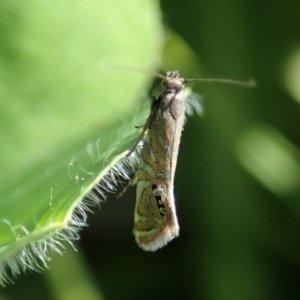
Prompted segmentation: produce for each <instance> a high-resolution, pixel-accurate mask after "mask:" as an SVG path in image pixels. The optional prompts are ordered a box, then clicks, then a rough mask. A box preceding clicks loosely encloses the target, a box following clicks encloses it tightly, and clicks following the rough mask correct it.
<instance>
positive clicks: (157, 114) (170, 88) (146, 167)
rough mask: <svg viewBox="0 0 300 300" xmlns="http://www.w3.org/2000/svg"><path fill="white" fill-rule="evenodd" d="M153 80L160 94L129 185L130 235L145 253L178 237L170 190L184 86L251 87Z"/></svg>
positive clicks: (173, 75)
mask: <svg viewBox="0 0 300 300" xmlns="http://www.w3.org/2000/svg"><path fill="white" fill-rule="evenodd" d="M156 76H157V77H160V78H162V79H163V81H162V93H161V94H160V95H159V97H158V98H157V99H156V98H153V102H152V107H151V112H150V115H149V117H148V119H147V121H146V124H145V125H144V126H143V131H142V134H141V136H140V138H139V139H138V141H137V143H136V146H135V148H136V147H137V145H138V144H140V142H141V141H142V149H141V150H140V153H139V162H138V169H137V171H136V173H135V176H134V178H133V179H132V181H131V183H130V184H131V185H135V184H136V185H137V188H136V205H135V211H134V230H133V234H134V236H135V240H136V242H137V244H138V245H139V247H141V248H142V249H144V250H146V251H156V250H157V249H159V248H161V247H163V246H165V245H166V244H167V243H168V242H170V241H171V240H172V239H174V238H175V237H177V236H178V235H179V225H178V221H177V215H176V208H175V199H174V194H173V186H174V174H175V169H176V164H177V156H178V149H179V144H180V137H181V132H182V128H183V123H184V118H185V111H186V99H185V96H184V85H185V83H188V82H221V83H230V84H238V85H245V86H252V85H253V83H252V82H248V83H244V82H239V81H232V80H224V79H184V78H181V77H180V75H179V73H178V72H177V71H170V72H168V73H167V74H166V76H163V75H161V74H156ZM135 148H134V149H135ZM134 149H133V150H134ZM133 150H132V151H131V152H130V153H129V154H128V155H130V154H131V153H132V152H133Z"/></svg>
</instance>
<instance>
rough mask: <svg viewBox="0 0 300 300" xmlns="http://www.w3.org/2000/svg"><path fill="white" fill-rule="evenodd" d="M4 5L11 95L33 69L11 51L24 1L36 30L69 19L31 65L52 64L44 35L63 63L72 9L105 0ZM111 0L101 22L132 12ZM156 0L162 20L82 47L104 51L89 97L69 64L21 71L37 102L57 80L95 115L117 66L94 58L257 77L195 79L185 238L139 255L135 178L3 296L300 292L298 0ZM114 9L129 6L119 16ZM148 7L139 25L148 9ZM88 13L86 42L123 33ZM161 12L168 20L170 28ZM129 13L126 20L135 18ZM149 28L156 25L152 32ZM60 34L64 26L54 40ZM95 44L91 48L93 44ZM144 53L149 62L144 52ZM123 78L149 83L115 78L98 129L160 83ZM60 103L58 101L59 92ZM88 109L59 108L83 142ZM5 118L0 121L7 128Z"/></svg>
mask: <svg viewBox="0 0 300 300" xmlns="http://www.w3.org/2000/svg"><path fill="white" fill-rule="evenodd" d="M28 2H30V1H28ZM31 2H33V1H31ZM100 2H101V1H99V3H100ZM150 2H151V3H152V4H153V3H155V2H154V1H140V2H137V1H129V2H128V3H131V5H132V6H133V7H134V6H136V5H137V3H142V5H143V8H144V9H146V10H147V9H150V8H148V6H147V3H150ZM8 3H16V2H15V1H14V2H9V1H3V0H1V1H0V25H1V26H0V27H1V31H0V38H1V42H0V55H1V68H2V70H11V73H9V72H6V73H5V72H2V73H1V76H3V78H2V80H1V91H0V93H1V96H0V97H1V99H0V101H1V102H2V101H8V102H9V101H15V98H13V97H12V96H13V95H12V94H11V92H10V93H8V92H7V90H9V91H11V90H12V89H13V88H12V87H13V86H14V83H15V84H17V83H18V84H19V83H20V78H21V79H22V80H24V77H23V76H27V78H30V76H31V74H30V72H29V71H28V70H27V69H26V70H25V69H22V70H20V72H19V73H18V76H16V75H15V74H16V72H13V71H14V69H13V68H17V66H16V64H14V62H15V61H18V60H21V59H23V57H21V58H20V56H22V53H23V52H22V51H21V50H20V49H18V43H17V42H16V41H18V40H19V39H23V38H24V39H25V37H26V36H25V37H24V35H23V34H22V30H24V27H23V25H22V23H17V22H16V20H22V17H24V13H25V12H26V17H27V18H29V19H30V18H32V19H33V18H36V19H37V20H38V21H39V22H40V27H36V25H34V26H33V27H32V29H31V28H29V31H30V30H33V31H34V30H41V29H42V28H43V22H44V20H45V18H46V16H47V11H48V12H49V11H50V12H51V14H52V15H53V23H54V24H57V23H55V20H56V19H55V17H57V19H60V20H61V21H60V22H61V23H59V25H56V26H57V28H56V30H57V32H54V34H52V35H51V32H52V31H51V26H50V29H49V32H48V31H47V32H48V34H49V36H47V35H46V36H45V37H44V38H45V40H44V41H41V42H40V44H39V45H38V46H39V47H36V45H32V44H30V43H31V42H32V41H30V40H29V41H28V42H27V43H26V40H25V42H24V44H25V45H26V46H27V47H28V48H27V49H34V54H35V55H32V57H30V59H31V61H30V63H32V65H37V66H39V67H40V68H41V69H46V70H49V66H48V65H44V64H43V61H40V59H39V54H40V53H42V52H43V51H44V50H45V49H44V48H43V45H44V46H45V48H46V47H49V46H48V44H50V45H53V43H56V44H55V46H56V47H57V49H58V50H57V51H56V52H55V53H56V55H58V57H60V55H61V57H62V58H63V59H62V61H65V58H67V57H69V55H71V54H69V52H67V53H63V52H62V53H60V51H59V49H60V48H61V49H68V47H70V49H71V48H72V45H73V44H72V42H73V40H72V39H76V36H77V32H76V31H74V28H73V27H74V26H75V25H74V24H73V21H72V18H73V17H74V14H76V15H78V16H80V15H81V13H83V11H84V9H86V10H87V8H89V10H90V14H91V16H92V15H93V14H96V13H97V12H96V11H95V9H96V8H98V6H97V1H91V0H89V1H85V5H83V6H82V8H81V9H80V7H79V5H78V3H79V2H77V1H74V4H72V3H71V4H68V5H70V7H72V5H74V7H76V10H75V9H74V10H72V9H70V10H69V14H68V15H69V19H70V20H69V19H66V18H64V17H61V16H60V13H61V9H57V7H56V8H55V9H57V11H55V12H54V13H53V12H52V10H53V9H54V8H53V7H52V5H51V3H52V2H50V1H43V2H40V4H39V5H40V6H42V10H45V15H40V14H38V15H36V14H35V13H34V11H32V12H31V15H29V16H28V11H27V9H28V8H26V7H25V5H24V7H22V6H16V8H15V9H14V8H11V6H9V5H8ZM24 3H25V2H24ZM53 3H54V2H53ZM62 3H66V2H62ZM103 3H106V4H107V3H110V2H109V1H103ZM111 3H112V4H111V7H109V6H107V7H105V8H106V9H107V10H105V11H104V12H102V14H99V18H100V19H101V18H107V19H108V20H109V19H112V20H113V21H115V22H117V21H119V20H120V18H122V16H123V17H124V16H126V15H127V14H130V13H129V12H128V11H127V10H126V7H127V6H126V5H125V4H123V6H124V7H121V4H120V2H118V3H116V4H113V2H111ZM114 5H115V6H114ZM127 5H129V4H127ZM160 6H161V7H160V8H159V7H158V6H156V8H151V9H153V12H152V13H151V16H149V20H150V18H152V19H151V20H153V21H147V26H146V27H142V25H141V26H140V27H139V26H137V25H136V24H133V25H132V26H131V28H129V29H128V30H127V31H126V30H125V29H124V32H119V30H120V29H119V28H116V29H115V30H116V31H117V34H118V35H119V41H120V43H119V44H118V43H116V44H115V47H114V44H113V43H112V44H111V45H110V46H109V47H108V49H106V50H105V52H104V54H103V52H100V51H99V53H100V54H99V55H98V56H97V51H96V48H97V46H99V45H100V46H101V47H102V48H103V47H104V46H102V44H101V43H100V42H99V45H97V43H95V44H93V45H91V47H90V48H89V47H87V48H85V47H83V48H82V49H79V50H80V51H79V50H78V49H77V52H78V53H76V59H77V60H78V59H80V57H82V65H83V66H85V64H86V60H85V58H86V57H91V56H92V57H95V59H94V60H93V61H92V62H91V66H90V69H89V68H85V67H84V72H87V73H85V74H84V78H85V79H86V82H85V84H88V88H89V89H88V91H89V94H86V93H85V92H84V91H85V90H79V88H78V90H76V84H77V83H75V84H74V83H73V82H70V85H69V86H68V85H67V86H66V85H65V84H64V86H61V85H60V83H65V82H66V81H65V80H64V79H65V78H64V76H67V75H64V76H62V78H57V77H55V76H57V74H56V73H54V75H53V73H51V72H49V74H48V76H44V77H42V78H40V82H38V84H36V85H33V86H30V85H28V84H27V83H26V81H25V80H24V81H23V83H22V84H23V85H22V86H21V87H22V90H21V91H22V93H25V94H26V93H30V91H31V90H32V89H34V90H37V88H39V90H38V91H37V93H36V94H37V95H38V96H37V99H43V97H44V95H45V93H46V95H48V94H47V93H49V91H48V90H46V91H45V90H43V87H45V86H48V87H50V88H49V89H50V90H51V88H53V89H55V90H56V92H57V90H58V91H59V93H61V97H62V99H61V101H70V102H68V103H67V104H66V105H67V107H69V108H70V107H71V105H72V101H71V100H72V97H73V96H74V95H75V94H76V95H77V94H78V93H80V94H81V93H82V95H81V98H82V99H84V101H85V103H86V105H87V106H88V109H87V111H86V112H85V113H86V114H89V113H93V111H95V110H97V101H99V99H97V97H96V95H97V94H94V93H93V88H95V89H96V88H99V89H100V90H101V89H105V88H106V84H107V83H106V81H105V80H108V79H110V77H109V76H113V75H111V73H114V71H113V70H109V71H105V73H104V74H103V71H102V73H101V74H98V73H97V71H95V70H94V69H93V63H94V62H96V61H102V60H106V61H107V60H108V61H110V60H111V61H112V63H119V64H124V65H132V64H135V65H134V66H136V67H141V68H146V67H148V68H150V67H152V68H154V67H155V66H158V68H160V70H162V71H166V70H169V69H178V70H179V71H180V72H181V75H182V76H184V77H188V78H193V77H218V78H233V79H240V80H246V79H249V78H254V79H255V80H256V81H257V87H256V88H255V89H251V90H249V89H242V88H239V87H233V86H221V85H201V86H199V85H198V86H197V85H195V86H193V90H194V91H195V92H197V93H199V94H200V95H201V98H202V104H203V107H204V115H203V116H201V117H200V118H199V117H196V116H194V117H192V118H189V119H188V122H187V124H186V126H185V129H184V132H183V135H182V141H181V148H180V152H179V158H178V167H177V172H176V178H175V197H176V204H177V211H178V217H179V223H180V227H181V232H180V237H179V238H178V239H175V240H174V241H172V242H171V243H170V244H169V245H168V246H167V247H165V248H163V249H161V250H159V251H157V252H155V253H146V252H143V251H142V250H140V249H139V248H138V247H137V246H136V244H135V242H134V238H133V236H132V227H133V209H134V203H135V190H134V189H133V188H132V189H130V190H129V191H128V192H127V193H126V194H125V195H124V196H123V197H122V198H121V199H116V197H115V195H110V196H109V198H108V200H107V203H106V204H103V205H101V210H100V211H99V210H98V209H97V208H95V209H94V214H93V215H91V214H90V215H89V219H88V224H89V227H86V228H84V229H83V230H82V232H81V239H80V240H79V242H76V243H75V246H76V248H77V249H78V251H77V252H75V251H74V250H73V249H72V248H70V247H67V251H66V253H65V254H64V255H63V257H60V256H58V255H51V258H52V260H51V261H50V262H49V267H50V268H49V269H48V270H46V271H44V272H42V274H37V273H33V274H26V275H24V274H22V275H20V276H18V278H17V279H16V280H15V284H14V285H9V286H7V287H6V288H4V289H2V290H1V291H0V299H7V300H10V299H13V300H14V299H24V297H25V298H26V299H44V300H47V299H86V300H89V299H109V300H111V299H130V300H133V299H183V298H185V299H207V300H210V299H211V300H232V299H243V300H244V299H245V300H248V299H249V300H250V299H251V300H252V299H255V300H257V299H258V300H259V299H263V300H265V299H272V300H274V299H300V288H299V286H300V285H299V282H300V236H299V231H300V197H299V181H300V178H299V176H300V175H299V157H300V154H299V144H300V143H299V142H300V114H299V112H300V111H299V104H300V2H299V1H297V0H290V1H286V2H278V1H277V2H276V1H271V0H266V1H263V2H262V1H238V0H232V1H229V0H223V1H219V0H218V1H199V0H190V1H183V0H180V1H176V3H174V1H171V0H163V1H161V3H160ZM1 7H2V9H1ZM7 7H9V9H8V8H7ZM149 7H150V6H149ZM3 8H6V10H5V9H3ZM114 8H116V9H117V8H118V9H119V12H118V14H116V13H114V12H115V10H114ZM109 9H111V10H109ZM123 11H124V14H123V13H122V12H123ZM133 13H134V14H139V13H140V11H138V10H137V11H136V12H133ZM72 14H73V15H72ZM160 14H161V16H160ZM139 17H140V19H141V21H140V22H141V23H142V22H143V18H142V16H139ZM74 19H75V20H76V18H74ZM91 20H92V18H91ZM83 21H84V26H87V27H90V28H89V30H87V31H86V32H91V36H90V37H89V36H87V37H86V43H87V44H89V43H92V40H93V38H95V36H97V34H98V35H99V36H100V37H101V38H103V40H104V41H106V40H105V38H107V39H108V40H109V35H110V34H113V33H112V31H114V28H112V27H108V26H107V27H105V26H104V27H101V26H103V25H102V23H99V24H98V26H99V27H97V23H95V22H93V23H92V25H89V19H88V18H86V19H84V20H82V22H83ZM45 22H46V21H45ZM91 22H92V21H91ZM99 22H100V21H99ZM137 22H138V21H137ZM159 22H162V23H163V25H164V26H165V31H164V35H163V36H162V35H161V31H160V30H161V28H160V26H159V25H158V24H159ZM47 24H48V26H49V23H47ZM50 24H51V23H50ZM76 24H77V23H76ZM124 24H128V20H127V19H126V18H125V17H124ZM137 24H138V23H137ZM18 25H19V27H18ZM76 26H78V24H77V25H76ZM80 28H83V27H81V25H80V24H79V26H78V28H77V30H79V29H80ZM141 28H146V29H144V30H147V33H146V32H143V30H142V29H141ZM53 30H54V29H53ZM93 30H94V35H93ZM130 30H131V31H132V35H131V33H130ZM61 31H63V32H64V35H63V36H62V37H61V38H60V39H56V38H55V37H56V34H58V33H60V32H61ZM70 32H71V33H70ZM146 34H147V36H148V39H150V40H151V39H155V40H152V43H153V44H151V43H149V42H148V41H146V37H145V36H146ZM51 36H52V38H53V40H51ZM133 36H135V37H136V39H135V40H134V39H133V38H131V37H133ZM24 44H22V45H24ZM62 44H63V45H67V46H66V47H65V46H64V47H63V46H62ZM68 45H69V46H68ZM149 45H151V46H149ZM130 47H131V48H130ZM127 48H129V49H127ZM87 49H88V50H89V51H90V49H93V51H91V52H87ZM139 49H140V50H139ZM160 49H163V54H162V59H161V64H159V63H158V62H159V61H160V53H161V52H160ZM73 50H74V51H75V52H76V49H73ZM144 50H147V51H146V52H147V53H146V54H144V56H141V57H140V58H136V56H137V54H136V53H135V52H134V53H133V58H128V57H127V55H129V54H128V53H130V51H131V52H132V51H136V52H137V53H142V51H144ZM64 51H65V50H64ZM120 53H121V56H120ZM124 53H125V54H124ZM72 55H75V54H72ZM102 55H103V56H102ZM122 55H123V57H122ZM56 58H57V57H56ZM146 58H147V59H149V61H146V62H145V61H142V60H143V59H146ZM53 59H54V61H55V58H53ZM71 62H72V60H71V59H70V62H68V60H66V63H65V65H62V66H59V65H58V66H55V68H57V70H59V68H60V67H61V72H58V73H59V74H64V73H63V70H64V69H65V68H69V69H70V70H71V72H72V67H73V66H72V65H71ZM26 65H28V64H26ZM7 66H9V67H7ZM6 67H7V68H6ZM21 71H22V72H23V73H22V72H21ZM89 71H90V72H89ZM74 72H80V69H74ZM116 73H118V72H117V71H116ZM43 74H47V73H43ZM98 75H99V77H97V76H98ZM119 76H123V77H122V78H126V76H128V77H132V76H134V80H135V81H136V80H139V83H137V85H136V86H129V85H130V84H131V83H130V82H129V83H127V82H126V81H124V82H123V81H122V84H118V85H112V86H110V87H107V88H110V89H113V90H114V92H115V90H116V94H112V99H105V102H103V101H104V100H103V99H101V100H100V101H101V102H102V103H104V105H103V107H104V108H105V107H107V110H108V113H107V114H105V113H104V112H103V111H102V114H103V116H102V115H101V116H102V120H103V121H101V122H100V123H101V124H97V126H99V127H101V126H104V125H105V123H106V122H108V120H107V118H109V117H110V116H111V115H110V113H109V109H111V110H112V111H114V110H116V109H120V110H119V111H118V116H120V115H121V116H122V114H124V115H126V116H128V117H133V115H134V114H133V113H132V115H130V112H131V111H133V107H134V106H138V105H142V103H143V102H144V101H145V100H144V99H145V98H143V96H142V94H143V93H144V94H148V95H151V93H152V89H149V90H147V89H148V88H147V85H146V80H145V78H144V77H143V76H140V75H132V74H131V75H128V74H125V76H124V74H123V75H119ZM49 78H50V79H49ZM107 78H108V79H107ZM138 78H142V79H138ZM81 79H82V78H81V77H80V78H79V79H78V80H81ZM72 80H75V78H72ZM102 80H103V81H102ZM110 80H112V79H110ZM124 80H126V79H124ZM143 80H144V82H143ZM28 82H30V80H28ZM49 82H50V83H49ZM148 82H149V80H148ZM8 83H9V84H11V86H8ZM18 87H19V85H18ZM70 90H72V91H74V93H73V94H74V95H73V94H72V93H70V92H69V91H70ZM129 91H130V92H129ZM16 93H17V92H16ZM22 93H21V95H22ZM59 93H58V92H57V94H59ZM26 95H27V94H26ZM137 95H138V96H139V99H138V100H136V101H135V102H131V104H130V105H131V106H130V107H127V108H126V105H127V103H126V102H125V103H124V101H127V100H126V96H127V97H128V98H129V99H128V101H133V100H132V99H133V97H135V98H138V96H137ZM66 98H67V100H66ZM90 98H92V99H91V101H90ZM92 100H93V101H92ZM36 101H37V100H36ZM59 101H60V99H57V103H59ZM132 103H134V104H132ZM38 105H41V104H40V103H39V104H38ZM56 105H58V104H56ZM120 106H123V107H124V108H120ZM18 108H19V110H20V111H19V115H18V117H19V118H23V117H24V115H25V114H27V116H28V115H29V116H30V114H31V113H32V111H29V112H26V111H24V109H23V110H22V106H18ZM41 109H45V108H44V107H42V108H41ZM122 109H123V110H122ZM80 110H81V108H78V111H76V113H74V112H73V111H72V110H71V109H70V110H68V111H67V110H66V111H64V110H63V111H62V114H61V116H60V118H61V119H64V118H66V120H67V121H68V120H69V118H71V116H72V115H74V114H75V117H76V118H75V122H74V123H76V122H77V123H78V128H74V130H73V132H74V134H73V136H72V137H71V138H72V141H73V142H74V143H75V142H76V139H77V138H78V140H82V141H84V140H85V138H84V133H85V130H86V129H87V127H86V128H85V127H84V126H85V125H84V124H82V120H81V119H80V113H81V111H80ZM0 114H1V118H3V119H4V118H7V119H8V118H10V115H8V114H5V115H4V113H3V112H0ZM35 114H37V115H38V114H39V111H38V110H37V111H35ZM76 114H78V115H79V117H78V119H77V116H76ZM99 114H101V112H99ZM48 117H49V120H51V118H54V116H52V115H51V111H50V113H49V116H48ZM55 117H57V115H55ZM24 118H25V117H24ZM52 121H53V122H54V123H55V122H58V121H57V120H56V119H54V120H52ZM67 121H66V124H68V122H67ZM49 122H50V121H49ZM137 125H140V124H137ZM32 126H34V125H32ZM66 126H67V125H66ZM81 128H83V129H82V131H81ZM104 128H105V127H104ZM8 129H9V128H1V131H3V130H8ZM96 129H97V130H98V127H97V128H95V130H96ZM49 131H51V130H49ZM28 132H29V133H30V130H29V131H28ZM55 135H56V136H57V141H58V144H59V142H61V139H65V138H66V137H64V136H61V137H60V136H59V134H58V133H57V132H56V134H55ZM28 138H29V139H30V134H29V137H28ZM31 138H32V139H33V140H34V141H37V143H38V144H40V145H41V146H42V143H43V140H40V141H39V140H38V137H36V136H32V137H31ZM44 138H45V139H47V136H45V137H44ZM87 140H88V137H87V138H86V141H87ZM83 144H84V143H83ZM1 147H2V145H1ZM31 151H34V149H32V150H31ZM45 151H46V150H45ZM54 151H55V149H54ZM38 153H39V154H40V151H39V152H38ZM23 163H24V166H25V170H26V163H25V162H23ZM4 166H5V165H4ZM17 167H18V164H17V165H12V168H14V169H16V168H17ZM24 176H26V174H25V175H24ZM27 176H29V175H27ZM2 178H4V176H3V177H1V179H2ZM5 184H7V185H9V183H6V182H5V181H4V180H3V183H1V185H5ZM0 201H1V200H0Z"/></svg>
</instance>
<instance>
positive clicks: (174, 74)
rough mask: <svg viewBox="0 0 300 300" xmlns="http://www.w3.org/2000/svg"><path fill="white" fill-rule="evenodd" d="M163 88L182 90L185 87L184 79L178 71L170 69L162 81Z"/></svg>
mask: <svg viewBox="0 0 300 300" xmlns="http://www.w3.org/2000/svg"><path fill="white" fill-rule="evenodd" d="M162 88H163V89H164V90H167V91H174V90H175V91H180V90H182V89H183V88H184V79H183V78H181V77H180V75H179V73H178V71H170V72H168V73H167V74H166V77H165V78H164V80H163V81H162Z"/></svg>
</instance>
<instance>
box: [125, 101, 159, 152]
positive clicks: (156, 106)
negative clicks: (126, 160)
mask: <svg viewBox="0 0 300 300" xmlns="http://www.w3.org/2000/svg"><path fill="white" fill-rule="evenodd" d="M158 105H159V98H158V99H156V98H155V97H154V96H153V97H152V109H151V113H150V116H149V117H148V119H147V121H146V124H145V125H141V126H135V128H142V127H143V131H142V133H141V135H140V136H139V138H138V140H137V142H136V143H135V144H134V146H133V147H132V149H131V150H130V151H129V152H128V154H127V155H126V156H130V155H131V154H132V152H134V151H135V150H136V149H137V147H138V146H139V143H140V142H141V141H142V140H144V138H145V136H146V134H147V130H148V129H149V127H150V126H151V123H152V121H153V117H154V116H155V114H156V111H157V109H158Z"/></svg>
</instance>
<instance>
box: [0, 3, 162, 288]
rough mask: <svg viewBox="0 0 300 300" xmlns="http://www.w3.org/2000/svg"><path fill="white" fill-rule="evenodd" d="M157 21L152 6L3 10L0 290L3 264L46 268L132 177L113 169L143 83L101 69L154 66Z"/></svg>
mask: <svg viewBox="0 0 300 300" xmlns="http://www.w3.org/2000/svg"><path fill="white" fill-rule="evenodd" d="M158 17H159V13H158V7H157V6H156V4H155V2H153V1H129V0H128V1H121V2H120V1H99V0H97V1H94V0H89V1H84V2H82V1H78V0H77V1H72V2H65V1H63V2H62V1H42V2H41V1H36V0H26V1H22V3H19V2H16V3H13V2H11V3H10V2H8V1H7V2H5V3H1V4H0V20H1V22H0V32H1V34H2V33H3V34H2V36H3V40H4V41H5V43H3V44H2V43H1V44H2V45H1V46H0V56H1V57H0V58H1V65H0V76H1V81H0V91H1V94H0V97H1V98H0V99H1V101H0V105H1V107H0V115H1V118H0V124H1V128H2V130H1V132H0V144H1V153H0V154H1V156H0V170H1V171H0V183H1V184H0V232H1V235H0V262H2V263H1V264H0V283H1V279H2V281H4V280H7V277H6V266H7V265H8V266H10V267H11V269H12V272H13V273H19V271H20V270H21V269H23V270H24V269H26V268H28V267H29V268H31V269H39V268H42V267H44V266H46V265H47V263H46V261H47V255H48V251H49V250H50V249H53V250H56V251H58V252H61V249H62V247H63V245H62V244H61V243H60V240H65V239H66V240H69V241H70V240H72V239H76V238H78V230H79V229H80V227H82V226H83V225H84V224H85V221H86V212H87V211H88V210H89V208H88V206H89V205H95V204H98V203H99V201H100V200H99V199H100V198H101V199H104V198H105V194H106V191H107V190H108V191H112V190H114V188H115V184H116V183H117V181H118V176H119V177H121V178H126V177H128V176H129V174H130V171H132V170H130V169H131V168H132V166H133V165H132V164H134V161H133V162H132V161H130V160H128V159H125V165H124V163H123V162H124V159H123V162H122V163H118V164H117V165H116V163H117V162H119V161H120V160H121V159H122V158H124V156H125V155H126V152H125V150H128V149H130V148H131V147H132V145H133V144H134V142H135V141H136V139H137V137H138V134H139V131H137V130H136V129H135V128H134V125H141V124H143V123H144V121H145V118H146V115H147V109H146V108H143V109H142V110H140V111H138V110H137V109H136V107H138V106H139V104H138V103H140V102H141V101H142V99H143V97H142V92H143V90H145V85H146V83H147V78H145V76H141V75H140V74H132V73H129V72H124V71H122V72H120V71H118V70H110V69H107V68H106V69H104V68H102V67H101V65H102V63H113V64H115V65H122V66H124V65H125V66H135V67H138V68H147V69H153V68H155V66H157V63H158V62H159V53H160V42H161V39H160V35H161V27H160V26H159V18H158ZM138 91H139V92H138ZM134 115H136V118H134V119H133V116H134ZM105 174H106V175H105ZM99 181H100V185H98V187H97V190H98V192H99V193H100V195H96V194H95V193H90V194H89V197H87V198H86V199H85V200H83V201H82V199H83V198H84V196H85V195H86V194H87V193H88V192H89V191H90V190H91V189H92V188H93V186H94V185H95V184H96V183H97V182H99ZM100 196H101V197H100ZM99 197H100V198H99ZM1 274H2V275H1Z"/></svg>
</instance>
